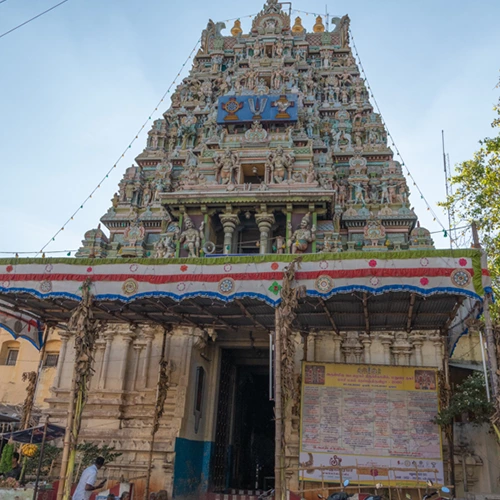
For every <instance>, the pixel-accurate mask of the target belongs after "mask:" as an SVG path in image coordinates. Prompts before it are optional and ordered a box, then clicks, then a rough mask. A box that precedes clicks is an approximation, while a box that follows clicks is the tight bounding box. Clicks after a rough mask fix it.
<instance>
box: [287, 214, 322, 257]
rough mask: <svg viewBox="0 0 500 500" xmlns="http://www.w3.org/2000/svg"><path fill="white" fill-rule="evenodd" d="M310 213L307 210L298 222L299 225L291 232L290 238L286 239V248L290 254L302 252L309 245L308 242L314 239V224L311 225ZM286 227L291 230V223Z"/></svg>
mask: <svg viewBox="0 0 500 500" xmlns="http://www.w3.org/2000/svg"><path fill="white" fill-rule="evenodd" d="M310 220H311V214H310V212H308V213H307V214H306V215H304V217H303V218H302V221H301V222H300V226H299V227H298V228H297V229H296V230H295V231H294V232H293V233H292V236H291V238H290V239H289V240H288V248H289V249H290V251H291V252H292V254H296V253H304V252H305V251H306V250H307V247H308V246H309V243H312V242H313V241H314V240H316V226H314V225H313V226H312V227H311V222H310ZM288 228H289V229H290V230H291V229H292V226H291V223H290V224H289V226H288Z"/></svg>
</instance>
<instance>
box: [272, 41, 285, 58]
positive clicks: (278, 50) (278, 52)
mask: <svg viewBox="0 0 500 500" xmlns="http://www.w3.org/2000/svg"><path fill="white" fill-rule="evenodd" d="M283 50H284V46H283V42H282V41H281V40H278V41H277V42H276V45H275V46H274V53H275V54H276V56H277V57H281V56H282V55H283Z"/></svg>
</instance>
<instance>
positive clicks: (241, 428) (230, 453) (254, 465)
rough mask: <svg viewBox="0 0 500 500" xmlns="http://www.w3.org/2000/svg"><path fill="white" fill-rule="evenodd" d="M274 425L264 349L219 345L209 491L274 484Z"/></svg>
mask: <svg viewBox="0 0 500 500" xmlns="http://www.w3.org/2000/svg"><path fill="white" fill-rule="evenodd" d="M274 426H275V423H274V401H270V400H269V362H268V352H267V350H263V349H233V350H232V349H223V350H222V356H221V367H220V378H219V398H218V408H217V420H216V432H215V434H216V437H215V448H214V455H213V458H212V481H211V483H212V487H211V489H212V491H217V492H223V491H227V490H231V489H238V490H257V489H264V488H266V489H269V488H271V487H273V486H274V436H275V430H274Z"/></svg>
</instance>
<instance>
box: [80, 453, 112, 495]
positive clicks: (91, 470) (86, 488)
mask: <svg viewBox="0 0 500 500" xmlns="http://www.w3.org/2000/svg"><path fill="white" fill-rule="evenodd" d="M103 465H104V458H102V457H97V458H96V459H95V462H94V464H93V465H91V466H90V467H87V468H86V469H85V470H84V471H83V472H82V475H81V477H80V481H78V485H77V487H76V490H75V492H74V493H73V497H72V498H73V500H89V498H90V495H91V494H92V492H93V491H95V490H100V489H102V487H103V486H104V484H105V483H106V480H105V479H103V480H102V481H101V482H100V483H99V484H98V485H96V486H94V483H95V482H96V479H97V472H98V471H99V469H100V468H101V467H102V466H103Z"/></svg>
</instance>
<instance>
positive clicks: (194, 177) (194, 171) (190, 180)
mask: <svg viewBox="0 0 500 500" xmlns="http://www.w3.org/2000/svg"><path fill="white" fill-rule="evenodd" d="M180 181H181V185H182V186H183V187H187V186H196V185H198V184H205V182H206V179H205V176H204V175H203V174H202V173H201V172H200V171H199V170H198V166H197V165H190V166H189V167H188V168H187V170H184V172H182V174H181V178H180Z"/></svg>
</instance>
